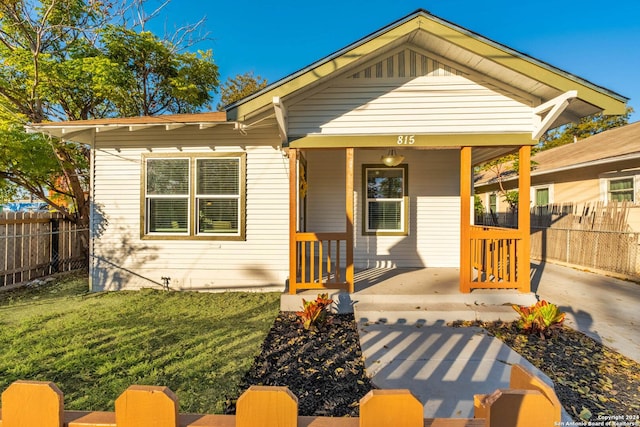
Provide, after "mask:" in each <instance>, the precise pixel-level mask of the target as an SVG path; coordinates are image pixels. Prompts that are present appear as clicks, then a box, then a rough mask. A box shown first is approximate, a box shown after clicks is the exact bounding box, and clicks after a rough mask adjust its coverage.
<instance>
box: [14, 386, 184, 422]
mask: <svg viewBox="0 0 640 427" xmlns="http://www.w3.org/2000/svg"><path fill="white" fill-rule="evenodd" d="M116 426H117V427H178V398H177V397H176V395H175V394H173V392H172V391H171V390H169V388H168V387H159V386H143V385H132V386H130V387H129V388H128V389H126V390H125V392H124V393H122V394H121V395H120V397H118V398H117V399H116ZM3 427H4V426H3Z"/></svg>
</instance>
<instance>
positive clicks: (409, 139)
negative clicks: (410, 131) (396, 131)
mask: <svg viewBox="0 0 640 427" xmlns="http://www.w3.org/2000/svg"><path fill="white" fill-rule="evenodd" d="M396 142H397V143H398V145H413V144H415V143H416V136H415V135H398V140H397V141H396Z"/></svg>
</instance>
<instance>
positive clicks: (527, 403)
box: [475, 389, 556, 427]
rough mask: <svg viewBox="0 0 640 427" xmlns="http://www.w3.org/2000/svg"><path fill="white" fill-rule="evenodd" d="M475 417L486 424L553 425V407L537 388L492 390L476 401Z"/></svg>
mask: <svg viewBox="0 0 640 427" xmlns="http://www.w3.org/2000/svg"><path fill="white" fill-rule="evenodd" d="M479 403H480V405H481V409H480V410H479V411H478V401H477V400H476V412H475V418H484V419H485V422H486V426H487V427H540V426H553V425H556V424H554V422H555V421H554V418H555V417H554V414H553V413H554V409H553V405H552V404H551V402H550V401H549V400H548V399H547V398H546V396H545V395H543V394H542V393H541V392H539V391H538V390H514V389H504V390H496V391H495V392H494V393H493V394H490V395H488V396H485V397H484V399H483V400H482V401H481V402H479Z"/></svg>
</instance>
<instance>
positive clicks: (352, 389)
mask: <svg viewBox="0 0 640 427" xmlns="http://www.w3.org/2000/svg"><path fill="white" fill-rule="evenodd" d="M251 385H267V386H287V387H289V390H291V392H292V393H293V394H295V395H296V396H297V397H298V413H299V414H300V415H303V416H332V417H344V416H352V417H355V416H358V413H359V407H358V402H359V401H360V399H361V398H362V397H363V396H364V395H365V394H367V392H368V391H369V390H371V388H372V386H371V381H370V379H369V378H368V377H367V376H366V374H365V370H364V360H363V358H362V352H361V350H360V342H359V339H358V330H357V327H356V322H355V320H354V318H353V315H352V314H340V315H333V316H331V323H330V324H328V325H326V326H325V327H323V328H321V329H320V330H318V331H306V330H304V329H303V328H302V326H301V324H300V322H298V320H297V317H296V315H295V314H294V313H288V312H281V313H280V315H279V316H278V317H277V318H276V320H275V322H274V324H273V327H272V328H271V330H270V331H269V334H268V335H267V338H266V339H265V341H264V344H263V345H262V352H261V354H260V355H259V356H258V357H256V359H255V361H254V363H253V366H252V367H251V369H250V370H249V372H248V373H247V374H246V376H245V377H244V378H243V380H242V381H241V384H240V386H239V391H238V395H239V394H240V393H242V392H243V391H244V390H246V389H247V388H248V387H249V386H251ZM236 399H237V397H236V398H234V399H230V400H229V402H228V406H227V411H226V412H227V413H234V412H235V400H236Z"/></svg>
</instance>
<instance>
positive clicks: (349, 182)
mask: <svg viewBox="0 0 640 427" xmlns="http://www.w3.org/2000/svg"><path fill="white" fill-rule="evenodd" d="M345 157H346V164H347V166H346V178H345V181H346V182H345V189H346V190H345V191H346V207H345V213H346V220H347V224H346V234H347V236H346V237H347V243H346V245H347V265H346V272H345V275H346V277H345V279H346V281H347V284H348V286H349V293H353V292H354V290H355V286H354V283H353V277H354V268H353V167H354V166H353V164H354V159H353V148H347V149H346V150H345Z"/></svg>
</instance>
